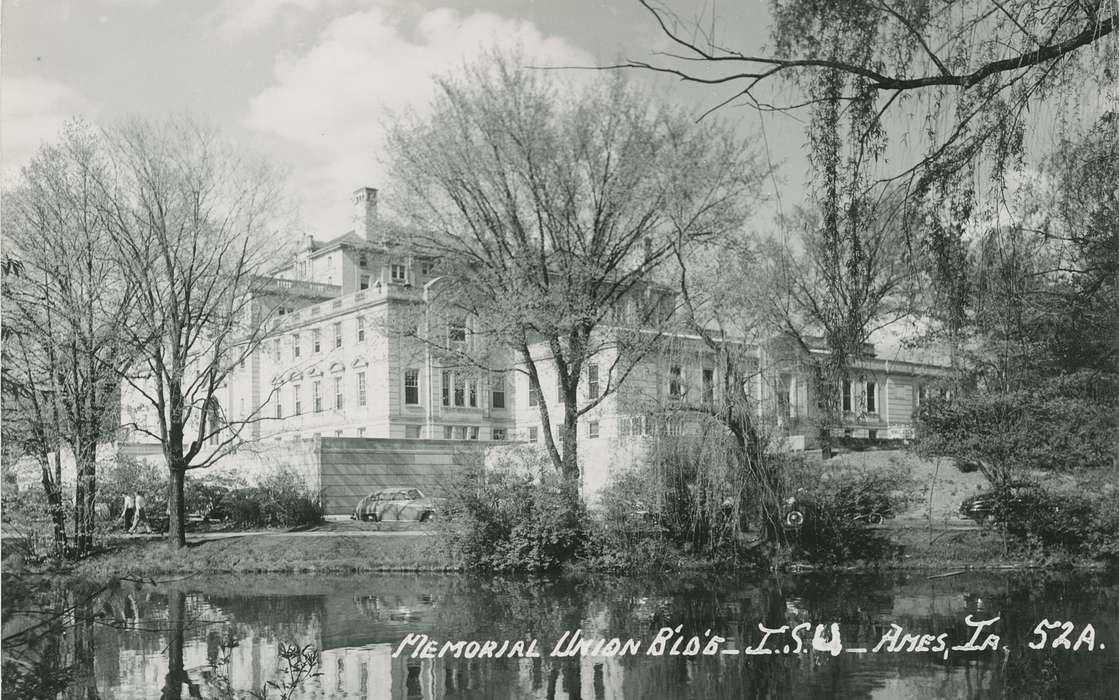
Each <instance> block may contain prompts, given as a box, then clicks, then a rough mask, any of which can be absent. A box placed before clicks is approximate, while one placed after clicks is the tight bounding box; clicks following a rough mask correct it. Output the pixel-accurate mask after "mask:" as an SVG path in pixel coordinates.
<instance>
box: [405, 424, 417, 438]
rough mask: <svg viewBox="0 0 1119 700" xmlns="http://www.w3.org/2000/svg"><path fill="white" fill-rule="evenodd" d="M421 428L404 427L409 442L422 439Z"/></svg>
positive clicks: (415, 426)
mask: <svg viewBox="0 0 1119 700" xmlns="http://www.w3.org/2000/svg"><path fill="white" fill-rule="evenodd" d="M420 427H421V426H418V425H406V426H404V437H406V438H408V439H409V440H418V439H419V438H420Z"/></svg>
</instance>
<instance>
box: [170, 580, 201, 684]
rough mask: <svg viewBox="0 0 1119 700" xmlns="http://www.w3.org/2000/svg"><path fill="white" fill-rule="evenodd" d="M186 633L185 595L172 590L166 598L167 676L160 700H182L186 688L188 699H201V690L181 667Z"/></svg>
mask: <svg viewBox="0 0 1119 700" xmlns="http://www.w3.org/2000/svg"><path fill="white" fill-rule="evenodd" d="M185 631H186V594H185V593H183V592H182V591H179V590H172V591H171V592H170V593H169V594H168V597H167V675H166V676H164V680H163V693H162V694H161V695H160V698H161V700H182V698H183V697H184V696H183V688H184V686H185V687H186V691H187V695H186V697H188V698H198V699H199V700H201V698H202V690H201V689H200V688H199V687H198V684H197V683H195V682H194V681H192V680H191V679H190V676H189V675H188V674H187V672H186V670H185V668H184V667H183V637H184V634H185Z"/></svg>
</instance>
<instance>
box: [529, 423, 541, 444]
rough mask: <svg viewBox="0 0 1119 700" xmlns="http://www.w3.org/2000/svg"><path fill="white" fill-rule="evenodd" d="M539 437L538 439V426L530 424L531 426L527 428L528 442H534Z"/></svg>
mask: <svg viewBox="0 0 1119 700" xmlns="http://www.w3.org/2000/svg"><path fill="white" fill-rule="evenodd" d="M539 439H540V428H537V427H536V426H535V425H534V426H532V427H531V428H529V429H528V441H529V442H536V441H537V440H539Z"/></svg>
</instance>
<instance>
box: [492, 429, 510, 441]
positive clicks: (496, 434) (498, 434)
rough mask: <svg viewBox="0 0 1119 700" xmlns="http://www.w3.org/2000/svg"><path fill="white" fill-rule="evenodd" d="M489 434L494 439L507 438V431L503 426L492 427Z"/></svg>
mask: <svg viewBox="0 0 1119 700" xmlns="http://www.w3.org/2000/svg"><path fill="white" fill-rule="evenodd" d="M490 435H491V436H492V439H494V440H507V439H508V437H507V436H508V435H509V433H508V431H506V430H505V428H494V429H493V431H492V432H491V433H490Z"/></svg>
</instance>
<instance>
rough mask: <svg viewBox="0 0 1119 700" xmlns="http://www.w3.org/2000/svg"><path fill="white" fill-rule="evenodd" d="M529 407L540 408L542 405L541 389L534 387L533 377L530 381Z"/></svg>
mask: <svg viewBox="0 0 1119 700" xmlns="http://www.w3.org/2000/svg"><path fill="white" fill-rule="evenodd" d="M528 405H529V406H539V405H540V389H538V388H536V387H534V386H533V385H532V378H531V377H530V378H529V380H528Z"/></svg>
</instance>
